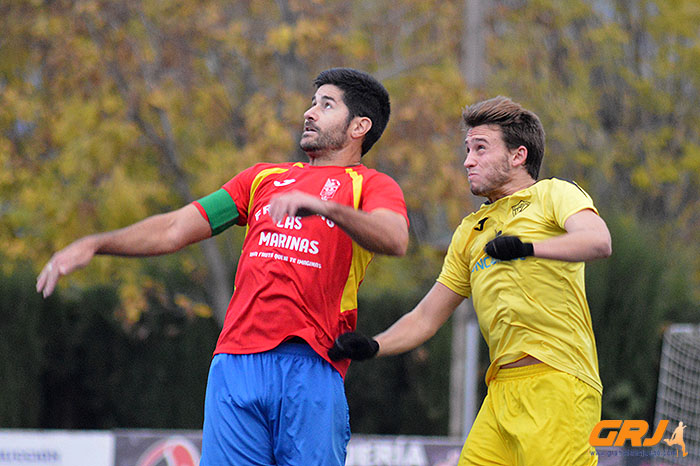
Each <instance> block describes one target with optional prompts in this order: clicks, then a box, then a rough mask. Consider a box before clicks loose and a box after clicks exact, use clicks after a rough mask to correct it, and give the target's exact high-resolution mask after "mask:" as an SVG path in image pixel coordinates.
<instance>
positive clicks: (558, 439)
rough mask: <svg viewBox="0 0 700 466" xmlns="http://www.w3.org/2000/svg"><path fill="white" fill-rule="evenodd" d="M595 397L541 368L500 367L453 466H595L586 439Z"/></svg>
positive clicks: (596, 417)
mask: <svg viewBox="0 0 700 466" xmlns="http://www.w3.org/2000/svg"><path fill="white" fill-rule="evenodd" d="M600 410H601V396H600V393H598V391H597V390H596V389H594V388H593V387H591V386H590V385H588V384H586V383H585V382H583V381H581V380H579V379H577V378H576V377H574V376H573V375H570V374H567V373H565V372H561V371H558V370H556V369H552V368H551V367H549V366H547V365H545V364H535V365H532V366H524V367H515V368H510V369H501V370H499V371H498V373H497V374H496V377H495V378H494V379H493V380H492V381H491V383H490V384H489V388H488V394H487V395H486V398H485V399H484V403H483V405H482V406H481V409H480V410H479V414H478V415H477V416H476V420H475V421H474V425H473V426H472V428H471V431H470V432H469V436H468V437H467V441H466V443H465V444H464V448H463V449H462V454H461V456H460V458H459V466H466V465H479V466H481V465H508V466H515V465H517V466H545V465H546V466H559V465H562V466H564V465H565V466H572V465H596V464H598V457H597V456H596V455H595V454H594V452H595V449H594V448H593V447H591V446H590V444H589V443H588V436H589V435H590V433H591V430H593V427H594V426H595V425H596V424H597V423H598V421H600Z"/></svg>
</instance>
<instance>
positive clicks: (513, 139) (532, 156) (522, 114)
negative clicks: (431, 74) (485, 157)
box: [462, 96, 545, 180]
mask: <svg viewBox="0 0 700 466" xmlns="http://www.w3.org/2000/svg"><path fill="white" fill-rule="evenodd" d="M462 118H463V119H464V123H465V124H466V125H467V128H473V127H475V126H480V125H498V126H499V127H500V128H501V132H502V133H503V141H504V142H505V144H506V147H507V148H508V149H510V150H513V149H516V148H518V147H520V146H525V148H526V149H527V159H526V160H525V168H526V169H527V172H528V174H529V175H530V176H531V177H532V179H534V180H536V179H537V177H538V176H539V173H540V165H542V157H544V137H545V136H544V128H543V127H542V123H541V122H540V119H539V118H538V117H537V115H535V114H534V113H533V112H531V111H529V110H525V109H524V108H523V107H522V106H521V105H520V104H518V103H516V102H513V101H512V100H510V99H509V98H507V97H503V96H498V97H494V98H493V99H489V100H484V101H482V102H479V103H476V104H474V105H470V106H467V107H466V108H465V109H464V111H463V112H462Z"/></svg>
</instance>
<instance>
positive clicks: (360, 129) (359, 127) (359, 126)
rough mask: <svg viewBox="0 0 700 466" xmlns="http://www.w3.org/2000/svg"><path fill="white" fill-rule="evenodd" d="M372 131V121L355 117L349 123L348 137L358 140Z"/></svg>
mask: <svg viewBox="0 0 700 466" xmlns="http://www.w3.org/2000/svg"><path fill="white" fill-rule="evenodd" d="M370 129H372V120H370V119H369V118H367V117H359V116H358V117H355V118H353V119H352V121H351V122H350V136H351V137H352V138H354V139H359V138H361V137H363V136H365V135H366V134H367V133H369V130H370Z"/></svg>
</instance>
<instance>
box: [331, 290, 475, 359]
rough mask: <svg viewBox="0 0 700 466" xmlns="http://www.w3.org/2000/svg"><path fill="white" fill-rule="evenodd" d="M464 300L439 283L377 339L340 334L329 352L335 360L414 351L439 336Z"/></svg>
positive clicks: (355, 334)
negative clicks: (431, 338) (441, 329)
mask: <svg viewBox="0 0 700 466" xmlns="http://www.w3.org/2000/svg"><path fill="white" fill-rule="evenodd" d="M463 300H464V296H461V295H459V294H457V293H455V292H454V291H452V290H451V289H449V288H448V287H446V286H445V285H443V284H442V283H439V282H437V283H435V285H433V287H432V288H431V289H430V291H429V292H428V294H426V295H425V297H423V299H422V300H421V302H420V303H418V305H417V306H416V307H415V308H413V310H412V311H411V312H409V313H407V314H404V316H403V317H401V318H400V319H399V320H397V321H396V322H395V323H394V324H393V325H392V326H391V327H389V328H388V329H387V330H385V331H384V332H382V333H380V334H379V335H377V336H375V337H374V338H369V337H366V336H364V335H362V334H359V333H357V332H348V333H344V334H343V335H340V336H339V337H338V338H337V340H336V342H335V344H334V345H333V347H332V348H331V349H330V350H329V352H328V355H329V357H330V358H331V359H333V360H340V359H345V358H349V359H356V360H363V359H368V358H370V357H374V356H391V355H395V354H401V353H404V352H406V351H410V350H412V349H414V348H417V347H418V346H420V345H422V344H423V343H425V342H426V341H427V340H428V339H430V337H432V336H433V335H435V332H437V331H438V329H439V328H440V327H442V325H443V324H444V323H445V322H446V321H447V319H448V318H449V317H450V316H451V315H452V313H453V312H454V310H455V309H456V308H457V306H459V304H460V303H461V302H462V301H463Z"/></svg>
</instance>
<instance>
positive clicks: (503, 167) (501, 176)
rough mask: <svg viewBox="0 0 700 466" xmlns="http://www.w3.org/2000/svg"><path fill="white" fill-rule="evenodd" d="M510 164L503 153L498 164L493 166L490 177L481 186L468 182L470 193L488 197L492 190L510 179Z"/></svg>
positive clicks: (496, 189) (497, 188) (495, 189)
mask: <svg viewBox="0 0 700 466" xmlns="http://www.w3.org/2000/svg"><path fill="white" fill-rule="evenodd" d="M510 169H511V167H510V164H509V161H508V156H507V155H505V156H504V158H503V161H502V163H501V164H500V165H498V166H495V167H494V168H493V175H492V176H491V179H489V180H485V184H482V185H481V186H479V185H475V184H473V183H470V185H469V188H470V189H471V192H472V194H474V195H475V196H481V197H490V196H491V195H492V194H493V193H494V192H496V191H498V190H499V189H500V188H501V187H503V186H504V185H505V184H506V183H508V182H509V181H510V177H511V175H510Z"/></svg>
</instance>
